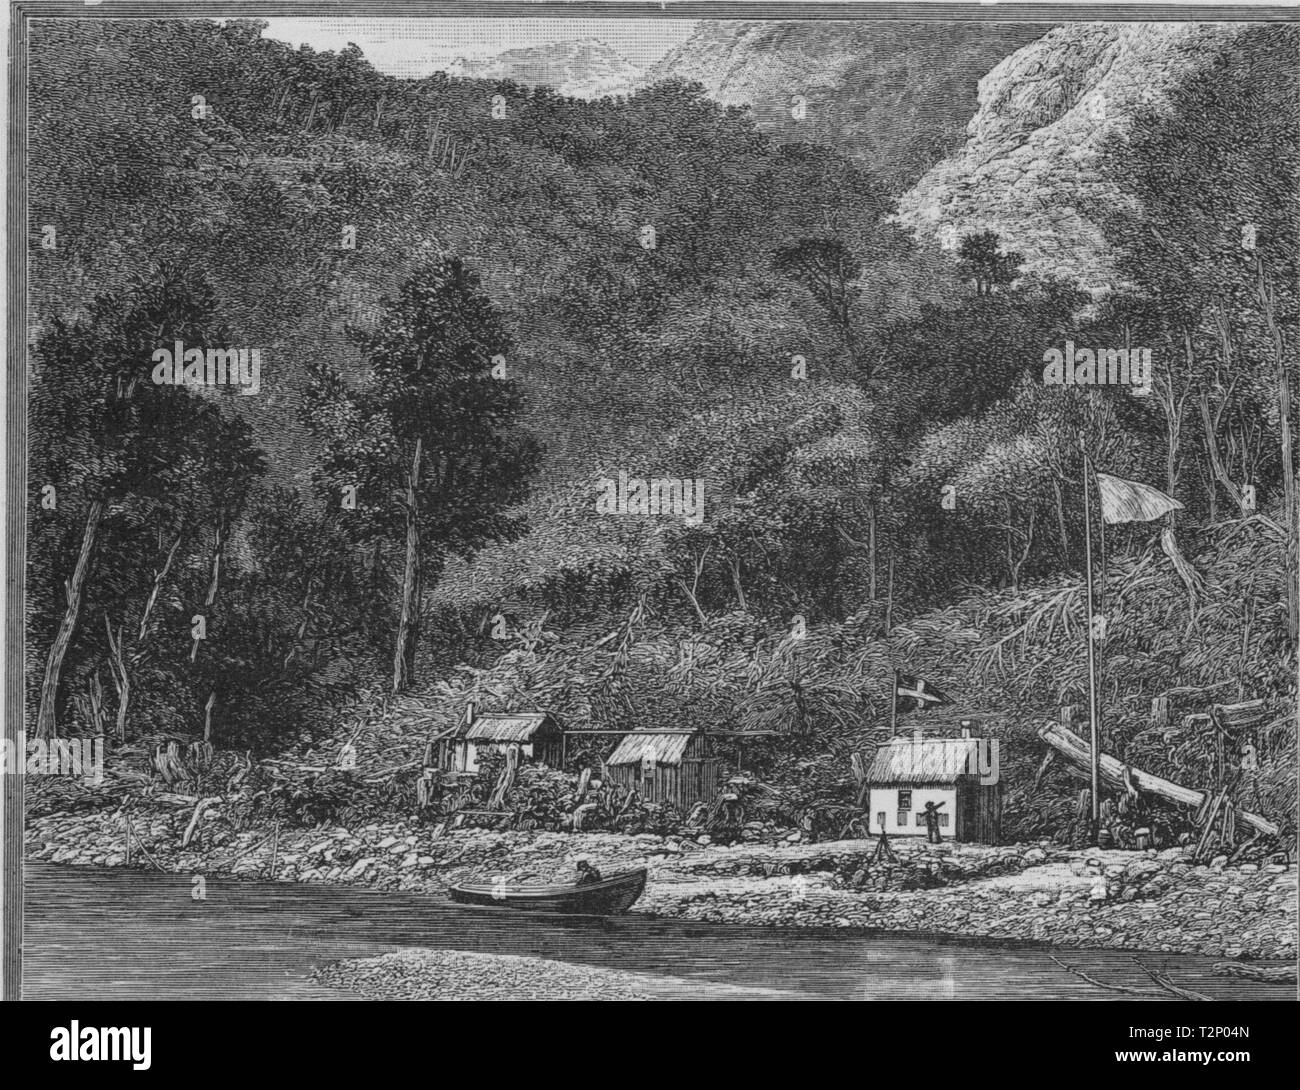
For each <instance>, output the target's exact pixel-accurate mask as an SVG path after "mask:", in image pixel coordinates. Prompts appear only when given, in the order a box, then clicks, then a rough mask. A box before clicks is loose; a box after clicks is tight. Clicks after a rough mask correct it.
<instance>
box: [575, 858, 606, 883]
mask: <svg viewBox="0 0 1300 1090" xmlns="http://www.w3.org/2000/svg"><path fill="white" fill-rule="evenodd" d="M600 880H601V879H600V871H598V870H597V869H596V868H595V867H593V866H592V865H591V864H590V863H588V862H587V861H586V860H585V859H579V860H578V885H580V886H590V885H592V884H593V883H595V882H599V881H600Z"/></svg>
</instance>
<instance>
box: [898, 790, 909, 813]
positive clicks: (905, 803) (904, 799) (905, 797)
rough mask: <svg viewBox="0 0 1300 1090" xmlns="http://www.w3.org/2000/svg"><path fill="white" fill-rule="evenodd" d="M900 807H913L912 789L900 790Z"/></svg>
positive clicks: (902, 808)
mask: <svg viewBox="0 0 1300 1090" xmlns="http://www.w3.org/2000/svg"><path fill="white" fill-rule="evenodd" d="M898 808H899V809H900V810H910V809H911V808H912V792H911V791H899V792H898Z"/></svg>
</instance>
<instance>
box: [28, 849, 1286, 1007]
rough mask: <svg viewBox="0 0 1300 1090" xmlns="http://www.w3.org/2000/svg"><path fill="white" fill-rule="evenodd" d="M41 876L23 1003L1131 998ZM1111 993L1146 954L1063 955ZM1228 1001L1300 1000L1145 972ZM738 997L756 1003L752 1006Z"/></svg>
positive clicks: (33, 884)
mask: <svg viewBox="0 0 1300 1090" xmlns="http://www.w3.org/2000/svg"><path fill="white" fill-rule="evenodd" d="M192 890H193V887H192V885H191V880H190V879H189V878H188V877H185V876H181V875H171V874H153V873H142V872H139V871H127V870H122V869H95V868H88V867H63V866H57V865H54V864H49V863H29V864H27V867H26V884H25V898H26V904H25V910H24V943H23V947H24V951H23V998H24V999H346V998H355V996H352V995H351V994H350V993H341V992H338V991H335V990H333V989H329V988H325V987H323V986H321V985H318V984H316V983H315V982H314V981H313V980H311V977H310V974H311V971H312V969H313V968H314V967H316V966H318V965H321V964H323V963H324V962H328V961H332V960H334V959H337V958H345V957H366V956H371V955H375V954H382V953H388V952H390V951H394V950H399V949H403V948H408V947H418V948H429V949H454V950H467V951H472V952H476V953H486V954H520V955H527V956H531V957H541V958H547V959H551V960H554V961H560V962H569V963H572V964H579V965H589V966H603V967H606V968H613V969H621V970H627V971H634V972H641V973H649V974H653V975H655V976H659V977H663V978H665V981H666V983H667V984H668V985H669V987H670V989H671V992H672V994H678V995H679V996H680V998H682V999H696V1000H699V999H721V998H726V999H735V998H738V997H739V998H754V999H786V1000H789V999H821V1000H826V999H832V1000H835V999H850V1000H889V999H1021V1000H1026V999H1083V1000H1092V999H1101V1000H1114V999H1117V998H1133V997H1126V996H1123V995H1121V994H1118V993H1114V992H1110V991H1105V990H1103V989H1101V988H1098V987H1095V986H1094V985H1092V984H1089V983H1087V982H1085V981H1083V980H1081V979H1079V978H1078V977H1076V976H1074V975H1072V974H1070V973H1068V972H1066V971H1065V970H1064V969H1062V968H1061V967H1060V966H1058V965H1056V964H1054V963H1053V962H1052V961H1051V960H1050V958H1049V955H1050V954H1051V953H1053V951H1052V950H1049V949H1046V948H1043V947H1036V946H1032V945H1028V944H1026V945H1023V946H1016V947H1012V948H1007V947H1006V946H995V945H979V944H975V943H972V942H969V941H950V940H947V939H943V938H933V937H925V938H922V937H915V938H913V937H905V936H899V935H896V934H875V933H865V932H862V931H849V930H843V931H841V930H824V929H819V930H804V931H796V930H790V929H787V930H780V931H776V930H772V929H770V928H757V927H740V926H728V925H718V924H698V923H692V922H690V921H686V920H671V919H648V918H645V917H639V916H636V915H635V914H633V915H630V916H623V917H619V918H617V919H581V918H568V919H552V920H546V919H541V918H538V917H531V918H528V919H520V918H519V917H516V916H512V915H510V914H508V913H504V912H497V911H491V910H489V911H476V910H472V909H467V908H461V907H460V906H457V905H452V904H450V903H448V902H445V901H441V900H437V899H433V898H429V897H421V896H416V895H413V894H399V893H387V892H378V891H373V890H366V889H358V888H353V887H346V886H319V885H306V884H297V883H290V882H250V881H239V880H234V879H230V878H209V879H207V886H206V899H204V900H195V899H194V898H193V896H192ZM1056 953H1057V956H1058V957H1060V958H1061V960H1063V961H1065V962H1066V963H1067V964H1069V965H1072V966H1075V967H1076V968H1078V969H1081V970H1082V971H1084V972H1086V973H1088V974H1089V975H1090V976H1093V977H1095V978H1097V979H1099V980H1102V981H1104V982H1106V983H1109V984H1125V985H1129V986H1132V987H1149V986H1150V982H1149V980H1148V979H1147V977H1146V976H1145V975H1144V974H1143V973H1142V971H1141V969H1140V968H1139V967H1138V966H1137V965H1135V964H1134V962H1133V958H1134V954H1133V953H1132V952H1129V951H1107V950H1066V951H1056ZM1137 956H1138V957H1139V958H1140V959H1141V960H1142V961H1143V962H1144V963H1145V964H1146V965H1148V966H1149V967H1151V968H1153V969H1157V970H1161V971H1163V972H1165V973H1166V974H1167V975H1168V976H1169V977H1171V978H1172V979H1173V980H1174V981H1175V982H1176V983H1178V984H1180V985H1182V986H1184V987H1188V988H1191V989H1194V990H1196V991H1199V992H1202V993H1204V994H1206V995H1208V996H1210V997H1211V998H1215V999H1278V1000H1294V998H1295V989H1294V988H1293V987H1285V986H1283V987H1274V986H1270V985H1261V984H1252V983H1248V982H1242V981H1235V980H1232V979H1224V978H1220V977H1215V976H1212V975H1211V974H1210V967H1211V965H1212V963H1213V960H1214V959H1212V958H1203V957H1193V956H1185V955H1172V954H1141V955H1137ZM738 989H744V992H743V993H742V992H739V991H738Z"/></svg>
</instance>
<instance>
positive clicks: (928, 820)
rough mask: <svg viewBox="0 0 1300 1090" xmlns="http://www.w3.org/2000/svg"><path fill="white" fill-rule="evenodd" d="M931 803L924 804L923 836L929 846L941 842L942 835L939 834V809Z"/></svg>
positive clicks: (940, 804) (938, 805) (939, 804)
mask: <svg viewBox="0 0 1300 1090" xmlns="http://www.w3.org/2000/svg"><path fill="white" fill-rule="evenodd" d="M942 805H943V803H938V804H937V805H936V804H935V803H933V802H927V803H926V804H925V836H926V839H927V840H928V841H929V842H930V843H931V844H938V843H940V842H941V841H942V840H943V834H942V833H941V832H939V807H940V806H942Z"/></svg>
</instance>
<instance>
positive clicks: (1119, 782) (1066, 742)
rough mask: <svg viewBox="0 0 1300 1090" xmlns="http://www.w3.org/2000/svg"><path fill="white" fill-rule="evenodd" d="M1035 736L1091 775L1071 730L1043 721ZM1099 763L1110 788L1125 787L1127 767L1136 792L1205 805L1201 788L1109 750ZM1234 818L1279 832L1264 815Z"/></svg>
mask: <svg viewBox="0 0 1300 1090" xmlns="http://www.w3.org/2000/svg"><path fill="white" fill-rule="evenodd" d="M1038 737H1039V738H1041V739H1042V740H1043V741H1044V742H1046V743H1047V744H1048V745H1049V746H1051V747H1052V748H1053V749H1054V750H1056V751H1057V752H1058V753H1059V754H1061V756H1062V757H1064V758H1065V759H1066V761H1067V762H1068V763H1069V764H1070V765H1071V766H1072V767H1073V770H1075V771H1081V772H1082V773H1083V774H1084V775H1085V776H1091V770H1092V753H1091V750H1090V749H1089V747H1088V743H1087V742H1085V741H1084V740H1083V739H1082V738H1080V737H1079V736H1078V735H1077V734H1075V733H1074V732H1073V731H1071V730H1067V729H1066V728H1065V727H1063V726H1062V725H1061V724H1060V723H1052V722H1046V723H1044V724H1043V725H1042V726H1041V727H1039V729H1038ZM1100 765H1101V778H1102V780H1103V781H1105V782H1106V783H1107V784H1109V785H1110V786H1111V787H1114V788H1117V789H1119V790H1123V789H1124V776H1125V772H1124V770H1125V769H1126V768H1127V769H1128V770H1129V771H1128V775H1129V777H1130V781H1131V783H1132V784H1133V786H1134V787H1136V788H1137V789H1138V790H1139V791H1143V792H1145V793H1146V794H1148V795H1155V796H1156V797H1157V798H1161V799H1164V800H1165V801H1166V802H1173V803H1177V804H1178V805H1179V806H1190V807H1200V806H1204V805H1205V802H1206V798H1207V796H1206V793H1205V792H1204V791H1197V790H1196V789H1194V788H1191V787H1184V786H1183V785H1182V784H1178V783H1174V782H1173V780H1166V779H1164V778H1162V777H1160V776H1153V775H1152V774H1151V773H1150V772H1144V771H1143V770H1142V769H1140V768H1134V767H1133V766H1132V765H1126V764H1124V763H1123V762H1122V761H1120V760H1118V759H1117V758H1115V757H1112V756H1110V755H1109V754H1108V753H1103V754H1102V755H1101V760H1100ZM1236 818H1237V820H1238V821H1240V822H1243V823H1244V824H1246V825H1249V826H1250V827H1251V828H1252V829H1254V830H1255V831H1256V832H1258V833H1263V834H1264V835H1265V836H1277V835H1278V833H1279V831H1280V830H1279V829H1278V827H1277V826H1276V825H1274V824H1273V823H1272V822H1271V821H1269V820H1268V819H1267V818H1262V817H1260V816H1259V815H1258V814H1252V813H1250V812H1249V811H1247V810H1237V811H1236Z"/></svg>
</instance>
